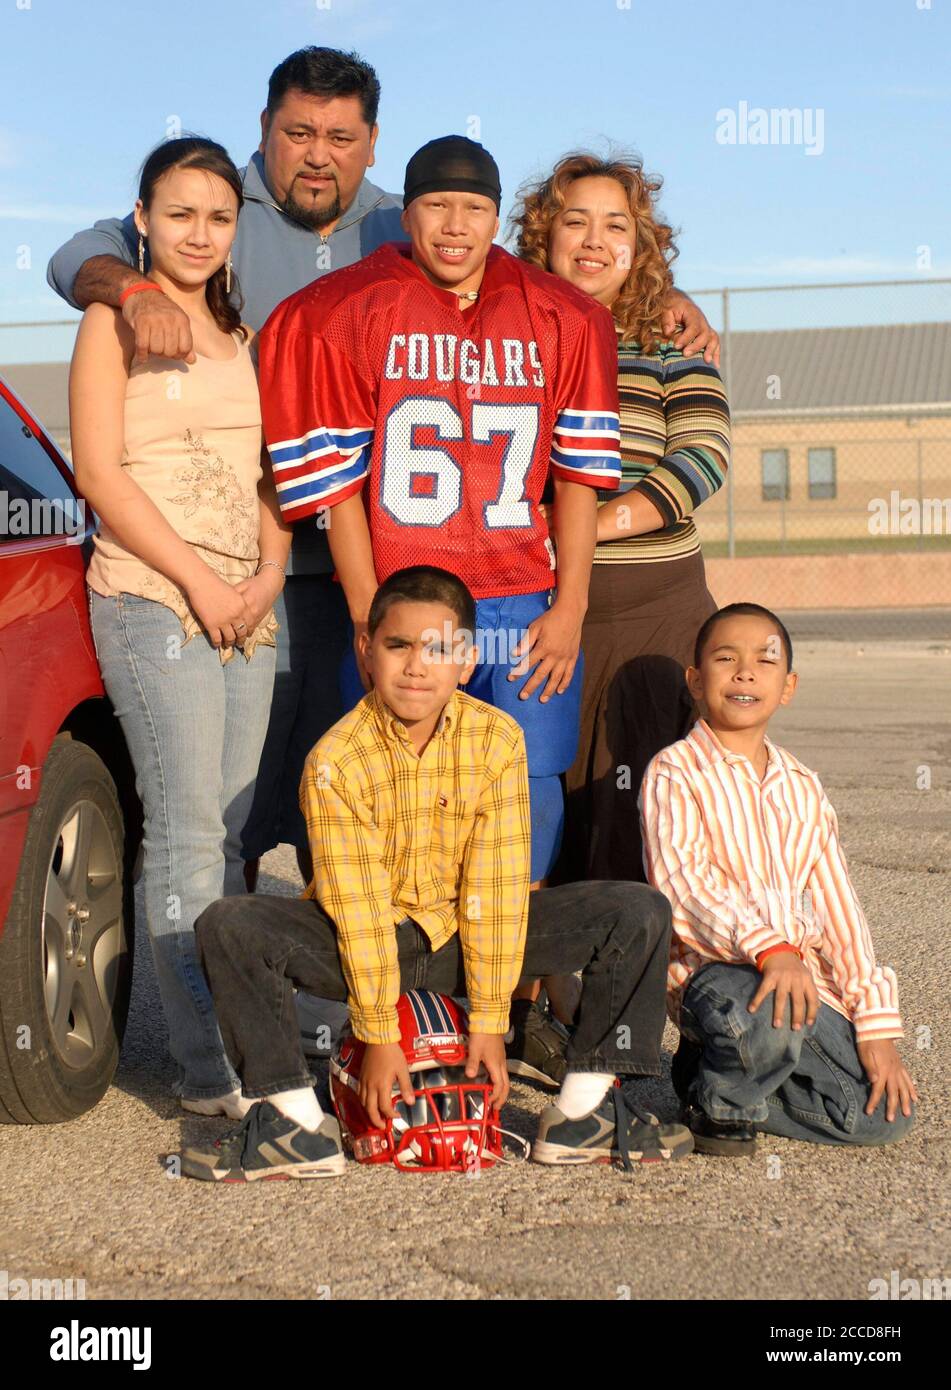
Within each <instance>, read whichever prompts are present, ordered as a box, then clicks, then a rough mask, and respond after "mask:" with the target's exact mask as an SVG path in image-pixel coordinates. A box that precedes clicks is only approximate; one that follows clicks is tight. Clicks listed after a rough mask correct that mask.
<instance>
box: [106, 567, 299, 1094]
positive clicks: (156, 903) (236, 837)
mask: <svg viewBox="0 0 951 1390" xmlns="http://www.w3.org/2000/svg"><path fill="white" fill-rule="evenodd" d="M90 613H91V618H92V631H93V638H94V640H95V643H96V651H97V653H98V656H99V665H100V667H101V669H102V678H103V683H104V685H105V687H106V690H107V692H108V695H109V698H110V700H111V701H112V705H113V708H114V710H115V712H116V716H117V717H118V719H119V722H120V724H121V725H122V732H123V734H124V735H125V740H126V744H127V745H128V749H129V754H130V757H131V758H132V764H133V767H134V768H135V780H136V787H137V789H138V793H139V797H140V799H141V801H142V810H143V816H144V828H143V830H144V833H143V849H144V864H143V887H144V893H145V911H146V919H147V922H148V930H149V936H150V938H151V942H152V953H153V957H154V960H155V972H156V976H157V978H158V986H159V992H160V994H161V996H162V1005H163V1007H164V1009H165V1017H166V1020H167V1023H168V1032H169V1050H170V1052H171V1054H172V1056H173V1058H174V1059H175V1061H176V1062H177V1064H178V1069H179V1077H178V1081H177V1083H176V1084H175V1086H174V1089H175V1091H176V1092H177V1093H179V1094H181V1095H183V1096H184V1097H186V1098H187V1099H201V1098H205V1097H209V1096H219V1095H223V1094H224V1093H225V1092H226V1091H232V1090H234V1089H235V1088H236V1087H237V1086H238V1080H237V1077H236V1076H235V1073H234V1071H233V1070H232V1067H231V1065H230V1063H229V1062H228V1059H227V1057H226V1056H225V1051H224V1047H223V1045H222V1041H221V1034H220V1033H219V1031H218V1022H217V1019H216V1018H215V1011H214V1007H213V1005H212V1002H211V995H210V993H209V991H208V986H207V983H206V981H205V977H204V974H203V973H202V970H201V967H200V965H199V964H198V958H197V952H196V946H195V930H194V926H195V919H196V918H197V917H198V915H199V913H201V912H202V911H203V910H204V908H206V907H207V906H208V904H209V903H211V902H214V901H215V900H216V899H217V898H220V897H222V896H225V897H228V896H234V895H236V894H238V893H243V892H244V891H245V887H244V872H243V861H242V859H241V838H240V837H241V829H242V827H243V825H244V823H245V820H246V819H247V815H248V808H249V806H250V804H251V794H252V792H253V790H254V775H255V772H256V770H257V765H258V758H259V756H260V753H261V745H262V743H263V742H264V732H265V729H266V728H267V720H268V709H269V707H270V701H271V690H272V687H273V684H274V648H273V647H258V648H257V649H256V651H255V653H254V655H253V656H252V658H251V660H250V661H249V662H248V661H245V659H244V657H243V656H242V655H240V654H239V653H236V654H235V656H233V657H232V659H231V660H230V661H229V662H228V663H227V664H226V665H224V666H222V664H221V661H220V658H219V656H218V653H217V651H215V649H214V647H212V646H211V644H210V643H209V642H208V640H207V638H206V637H204V636H203V635H199V636H196V637H193V638H192V639H191V641H190V642H186V643H185V644H184V645H182V646H179V645H178V643H177V642H170V639H173V638H178V639H181V636H182V628H181V624H180V623H179V621H178V619H177V618H176V616H175V615H174V613H172V612H171V610H170V609H168V608H166V607H165V606H164V605H163V604H161V603H155V602H153V601H152V600H151V599H145V598H138V597H135V596H133V595H131V594H120V595H119V597H118V598H104V597H102V596H101V595H100V594H96V593H90ZM176 653H177V655H176Z"/></svg>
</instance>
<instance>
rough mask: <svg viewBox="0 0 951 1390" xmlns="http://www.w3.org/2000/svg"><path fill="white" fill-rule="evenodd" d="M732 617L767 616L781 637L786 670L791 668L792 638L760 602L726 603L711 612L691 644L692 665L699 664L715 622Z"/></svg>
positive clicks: (780, 622)
mask: <svg viewBox="0 0 951 1390" xmlns="http://www.w3.org/2000/svg"><path fill="white" fill-rule="evenodd" d="M733 617H738V618H767V619H768V620H769V622H771V623H774V624H775V625H776V628H777V629H778V631H779V635H780V637H781V638H782V639H783V650H784V651H785V653H786V670H787V671H791V670H792V638H791V637H790V635H789V632H788V630H787V628H786V624H785V623H784V622H783V621H782V619H781V618H777V616H776V614H775V613H774V612H773V611H772V610H771V609H769V608H764V607H763V606H762V604H760V603H728V604H727V606H726V607H725V608H718V609H717V611H716V612H715V613H711V614H710V616H709V618H708V619H707V621H706V622H705V623H704V624H703V626H702V627H701V629H700V631H699V632H698V633H697V640H696V641H695V642H694V645H693V664H694V666H699V665H700V662H701V660H702V658H703V653H704V651H705V649H706V646H707V643H708V642H709V641H710V635H711V633H712V632H713V629H714V628H715V627H716V625H717V623H718V622H720V621H721V619H723V618H733Z"/></svg>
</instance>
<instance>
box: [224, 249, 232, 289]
mask: <svg viewBox="0 0 951 1390" xmlns="http://www.w3.org/2000/svg"><path fill="white" fill-rule="evenodd" d="M230 293H231V252H230V251H229V252H228V259H227V260H226V261H225V294H230Z"/></svg>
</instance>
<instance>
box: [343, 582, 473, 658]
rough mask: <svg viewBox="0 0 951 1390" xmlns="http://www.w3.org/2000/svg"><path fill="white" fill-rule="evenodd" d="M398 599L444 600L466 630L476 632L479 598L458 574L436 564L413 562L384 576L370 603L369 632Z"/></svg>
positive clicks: (426, 601) (422, 601) (375, 627)
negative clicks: (474, 595) (387, 576)
mask: <svg viewBox="0 0 951 1390" xmlns="http://www.w3.org/2000/svg"><path fill="white" fill-rule="evenodd" d="M394 603H444V604H445V605H446V607H447V608H451V609H452V611H453V612H454V613H455V615H456V617H457V618H458V619H459V626H460V628H462V630H463V631H464V632H467V633H474V632H475V622H476V613H475V599H474V598H473V597H472V595H471V594H470V592H469V590H468V589H467V588H466V586H465V584H463V582H462V580H461V579H459V578H458V576H457V575H455V574H450V572H449V571H448V570H441V569H437V567H436V566H435V565H410V566H409V567H408V568H407V569H404V570H397V571H396V573H395V574H391V575H390V577H389V579H384V581H383V583H382V584H381V585H380V587H379V588H378V589H377V591H376V593H375V594H374V595H373V602H372V603H371V604H370V614H369V617H368V618H367V632H368V633H369V634H370V636H371V637H372V636H373V634H374V632H376V630H377V628H378V627H379V626H380V623H382V621H383V619H384V618H385V617H386V614H387V612H388V611H389V609H390V608H392V606H393V604H394ZM473 640H474V639H473Z"/></svg>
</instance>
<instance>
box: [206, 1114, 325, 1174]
mask: <svg viewBox="0 0 951 1390" xmlns="http://www.w3.org/2000/svg"><path fill="white" fill-rule="evenodd" d="M346 1163H347V1160H346V1159H345V1158H344V1154H343V1145H342V1143H341V1140H340V1126H339V1125H338V1123H337V1121H336V1120H335V1119H334V1117H333V1116H332V1115H325V1116H324V1118H323V1120H322V1122H321V1125H320V1128H319V1129H317V1130H309V1129H304V1128H303V1127H302V1126H301V1125H299V1124H297V1123H296V1121H294V1120H289V1119H288V1118H287V1116H286V1115H282V1114H281V1113H280V1111H279V1110H276V1109H275V1108H274V1106H273V1105H271V1104H270V1102H269V1101H266V1100H262V1101H259V1102H258V1103H257V1105H255V1106H253V1107H252V1109H251V1110H250V1111H249V1112H248V1115H247V1118H246V1119H245V1121H244V1123H243V1124H241V1125H240V1126H239V1128H238V1129H236V1130H235V1131H234V1133H233V1134H229V1135H227V1136H226V1137H225V1138H224V1139H220V1140H219V1141H218V1143H217V1144H215V1145H214V1147H213V1148H210V1149H186V1150H185V1152H184V1153H183V1154H182V1176H183V1177H186V1178H200V1179H202V1181H204V1182H256V1181H257V1180H258V1179H259V1178H265V1179H267V1178H270V1179H272V1180H273V1179H275V1178H277V1179H287V1178H333V1177H339V1175H340V1174H341V1173H342V1172H343V1171H344V1169H345V1168H346Z"/></svg>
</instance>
